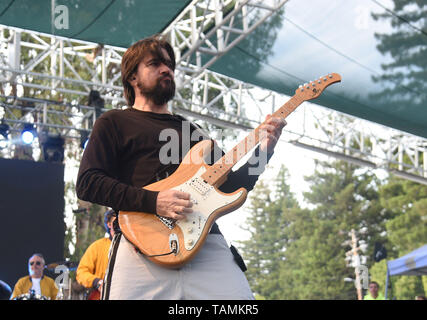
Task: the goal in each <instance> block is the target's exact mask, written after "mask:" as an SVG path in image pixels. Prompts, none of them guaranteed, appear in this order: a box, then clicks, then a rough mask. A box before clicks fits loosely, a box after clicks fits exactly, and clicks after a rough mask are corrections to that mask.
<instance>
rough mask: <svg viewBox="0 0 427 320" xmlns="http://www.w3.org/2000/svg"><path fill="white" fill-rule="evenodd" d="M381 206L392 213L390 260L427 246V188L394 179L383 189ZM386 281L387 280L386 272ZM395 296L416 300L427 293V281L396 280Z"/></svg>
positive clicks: (414, 277) (393, 286) (407, 278)
mask: <svg viewBox="0 0 427 320" xmlns="http://www.w3.org/2000/svg"><path fill="white" fill-rule="evenodd" d="M380 200H381V204H382V205H383V206H384V207H385V208H387V209H388V210H389V211H392V212H393V214H394V217H393V218H392V219H390V220H389V221H387V223H386V230H387V237H388V239H389V241H390V244H391V248H390V249H391V250H389V254H388V257H387V259H388V260H393V259H396V258H398V257H400V256H403V255H405V254H407V253H409V252H410V251H412V250H414V249H417V248H419V247H421V246H423V245H425V244H426V243H427V186H424V185H421V184H418V183H415V182H412V181H409V180H402V179H398V178H395V177H391V178H390V180H389V181H388V182H387V184H385V185H384V186H382V187H381V188H380ZM382 272H383V274H382V277H383V278H384V279H385V277H386V269H383V271H382ZM391 281H392V282H391V283H392V289H393V291H392V293H393V296H394V297H396V298H397V299H413V298H414V297H415V296H416V295H424V294H425V292H426V291H427V290H426V288H427V277H425V276H424V277H422V278H421V277H417V276H393V277H391Z"/></svg>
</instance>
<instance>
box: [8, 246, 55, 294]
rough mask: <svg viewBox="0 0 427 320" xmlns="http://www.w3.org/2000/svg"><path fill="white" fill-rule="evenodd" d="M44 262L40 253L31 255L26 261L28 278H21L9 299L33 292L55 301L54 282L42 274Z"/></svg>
mask: <svg viewBox="0 0 427 320" xmlns="http://www.w3.org/2000/svg"><path fill="white" fill-rule="evenodd" d="M44 266H45V261H44V258H43V255H42V254H40V253H35V254H33V255H32V256H31V257H30V259H29V260H28V271H29V274H30V275H29V276H25V277H22V278H20V279H19V280H18V282H17V283H16V284H15V287H14V289H13V293H12V297H11V299H14V298H17V297H19V296H21V295H23V294H27V293H30V290H34V291H33V292H34V294H35V295H39V296H44V297H46V298H50V299H51V300H55V299H56V295H57V294H58V288H57V287H56V284H55V281H54V280H53V279H52V278H49V277H48V276H45V275H44V274H43V271H44Z"/></svg>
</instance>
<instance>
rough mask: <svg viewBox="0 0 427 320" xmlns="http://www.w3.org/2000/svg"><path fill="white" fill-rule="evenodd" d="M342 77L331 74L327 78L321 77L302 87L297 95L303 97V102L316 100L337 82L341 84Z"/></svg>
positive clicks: (296, 92) (296, 91)
mask: <svg viewBox="0 0 427 320" xmlns="http://www.w3.org/2000/svg"><path fill="white" fill-rule="evenodd" d="M340 81H341V76H340V75H339V74H338V73H330V74H328V75H327V76H324V77H320V78H319V79H316V80H314V81H310V82H309V83H305V84H304V85H300V86H299V87H298V89H297V90H295V95H297V96H299V97H301V99H302V100H311V99H315V98H317V97H318V96H320V94H321V93H322V92H323V90H325V89H326V87H328V86H330V85H331V84H333V83H335V82H340Z"/></svg>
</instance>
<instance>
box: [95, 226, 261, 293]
mask: <svg viewBox="0 0 427 320" xmlns="http://www.w3.org/2000/svg"><path fill="white" fill-rule="evenodd" d="M105 282H106V283H105V285H104V292H103V299H107V300H152V299H160V300H247V299H254V296H253V294H252V291H251V289H250V288H249V284H248V281H247V279H246V277H245V275H244V273H243V272H242V270H241V269H240V268H239V266H238V265H237V263H236V262H235V261H234V257H233V254H232V253H231V251H230V248H229V247H228V245H227V242H226V241H225V239H224V237H223V236H222V235H221V234H209V235H208V236H207V238H206V241H205V244H204V246H203V248H202V249H201V250H200V251H199V252H198V253H197V255H196V257H195V258H194V259H193V260H191V261H190V262H188V263H187V264H185V265H184V266H183V267H181V268H180V269H169V268H164V267H161V266H159V265H157V264H155V263H153V262H152V261H150V260H148V259H147V258H146V257H144V255H142V254H141V253H139V252H137V251H136V250H135V248H134V246H133V245H132V244H131V243H130V242H129V241H128V240H127V239H126V238H125V237H124V236H123V235H117V237H115V241H113V243H112V246H111V250H110V259H109V266H108V270H107V274H106V276H105Z"/></svg>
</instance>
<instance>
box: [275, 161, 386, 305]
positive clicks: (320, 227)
mask: <svg viewBox="0 0 427 320" xmlns="http://www.w3.org/2000/svg"><path fill="white" fill-rule="evenodd" d="M306 180H307V181H309V182H310V184H311V190H310V191H309V192H307V193H305V194H304V196H305V199H306V201H307V202H308V203H310V204H311V205H313V206H314V209H313V210H302V211H300V212H298V213H297V214H295V213H290V214H288V215H286V217H285V219H286V220H287V223H288V228H287V229H286V233H285V238H287V239H288V241H289V243H288V247H287V248H286V251H285V260H284V262H283V263H282V265H281V268H280V272H281V274H280V283H281V285H282V286H283V298H284V299H356V297H357V295H356V294H357V292H356V288H355V286H354V284H353V283H351V282H350V283H349V282H344V278H354V268H352V267H349V266H346V263H345V256H346V252H347V251H349V250H350V249H351V248H350V246H349V245H343V244H345V243H346V241H347V240H349V239H350V237H349V235H348V232H349V231H350V230H351V229H355V230H358V231H364V233H361V236H360V237H361V239H363V240H365V242H366V243H367V244H368V251H367V253H366V255H367V261H366V264H367V266H368V267H369V266H370V265H371V264H372V259H371V258H370V257H371V256H372V255H371V252H372V253H373V247H374V245H373V244H374V242H375V241H378V240H381V241H385V240H384V239H381V232H382V231H384V230H385V224H384V219H385V218H386V217H387V216H388V215H390V214H391V213H389V212H388V211H386V210H383V209H382V207H381V205H380V203H379V199H378V184H379V183H380V182H379V181H378V179H377V178H376V177H375V175H373V174H372V173H369V172H363V171H362V172H361V171H360V170H357V167H355V166H354V165H351V164H348V163H345V162H341V161H338V162H334V163H331V164H329V163H321V167H320V170H319V168H317V169H316V171H315V173H314V174H313V175H312V176H310V177H307V178H306Z"/></svg>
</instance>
